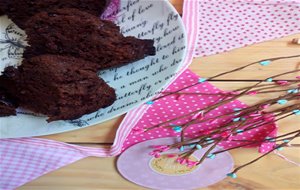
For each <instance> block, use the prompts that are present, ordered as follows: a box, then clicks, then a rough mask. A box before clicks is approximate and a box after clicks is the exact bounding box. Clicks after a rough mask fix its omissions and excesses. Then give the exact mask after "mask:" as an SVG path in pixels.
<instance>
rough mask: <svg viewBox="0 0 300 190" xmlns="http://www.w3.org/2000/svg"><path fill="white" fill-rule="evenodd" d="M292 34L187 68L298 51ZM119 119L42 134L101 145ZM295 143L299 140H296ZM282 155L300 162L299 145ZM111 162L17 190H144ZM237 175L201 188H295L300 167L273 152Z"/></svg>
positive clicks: (290, 63)
mask: <svg viewBox="0 0 300 190" xmlns="http://www.w3.org/2000/svg"><path fill="white" fill-rule="evenodd" d="M170 2H172V3H173V5H174V6H175V8H176V9H177V10H178V11H179V12H180V13H181V12H182V2H183V0H170ZM295 37H298V38H300V34H295V35H293V36H289V37H286V38H282V39H278V40H273V41H269V42H265V43H261V44H257V45H253V46H249V47H245V48H241V49H236V50H233V51H230V52H227V53H223V54H219V55H214V56H209V57H204V58H198V59H195V60H194V62H193V64H192V65H191V66H190V69H191V70H192V71H194V72H195V73H197V74H199V75H201V76H203V77H209V76H213V75H215V74H217V73H221V72H224V71H227V70H231V69H234V68H236V67H240V66H242V65H244V64H246V63H250V62H253V61H257V60H261V59H265V58H270V57H277V56H286V55H294V54H299V53H300V47H299V46H292V45H291V44H290V43H289V42H290V41H291V39H293V38H295ZM299 65H300V61H299V59H291V60H285V61H279V62H276V63H274V64H272V65H271V66H268V67H261V66H259V65H258V66H254V67H251V68H247V69H245V70H244V71H243V72H239V73H236V74H233V75H228V76H224V77H222V78H219V79H218V80H219V81H214V82H212V83H213V84H214V85H216V86H217V87H219V88H222V89H226V90H232V89H235V88H239V87H244V86H248V85H250V84H253V81H255V80H257V79H263V78H266V77H268V76H269V75H272V74H276V73H280V72H284V71H288V70H292V69H294V68H296V67H299ZM298 75H299V74H298ZM294 76H295V75H290V76H285V77H283V79H293V77H294ZM273 96H275V94H274V95H273ZM260 98H268V96H267V95H259V96H248V97H244V98H242V99H241V100H242V101H244V102H246V103H247V104H249V105H251V104H254V103H256V102H258V101H259V100H260ZM121 121H122V117H119V118H116V119H113V120H111V121H108V122H105V123H102V124H99V125H96V126H92V127H88V128H85V129H81V130H77V131H73V132H68V133H62V134H59V135H51V136H46V137H44V138H48V139H54V140H59V141H64V142H71V143H80V144H84V145H86V146H92V147H100V146H101V145H102V144H103V143H112V142H113V139H114V136H115V132H116V130H117V128H118V126H119V124H120V122H121ZM299 124H300V118H299V117H296V116H295V117H291V118H290V119H287V120H282V121H280V122H279V123H278V125H279V126H280V128H279V132H280V133H284V132H287V131H291V130H295V129H296V128H299ZM296 143H300V140H298V141H297V142H296ZM231 153H232V155H233V157H234V160H235V164H236V166H239V165H241V164H243V163H245V162H247V161H249V160H251V159H252V158H255V157H256V156H259V154H258V152H257V150H256V149H239V150H234V151H231ZM283 153H284V154H285V155H287V156H288V157H289V158H290V159H292V160H294V161H298V162H300V157H299V155H300V148H286V149H285V150H284V151H283ZM115 162H116V158H87V159H84V160H81V161H79V162H76V163H74V164H71V165H69V166H67V167H64V168H62V169H59V170H57V171H54V172H52V173H50V174H47V175H45V176H42V177H41V178H39V179H37V180H35V181H33V182H30V183H28V184H26V185H25V186H23V187H21V188H19V190H53V189H55V190H100V189H114V190H127V189H128V190H129V189H132V190H138V189H144V188H142V187H139V186H137V185H134V184H133V183H130V182H128V181H126V180H125V179H124V178H122V177H121V176H120V175H119V173H118V172H117V170H116V168H115ZM238 175H239V177H238V178H237V179H235V180H233V179H225V180H223V181H222V182H220V183H218V184H215V185H213V186H211V187H208V188H205V189H204V190H221V189H226V190H260V189H261V190H262V189H264V190H266V189H268V190H269V189H278V190H296V189H299V188H300V170H299V168H298V167H296V166H295V165H292V164H290V163H288V162H286V161H284V160H282V159H281V158H279V157H278V156H276V155H270V156H267V157H266V158H265V159H263V160H260V161H259V162H257V163H256V164H255V165H252V166H249V167H248V168H246V169H244V170H242V171H241V172H240V173H239V174H238ZM199 180H201V176H199Z"/></svg>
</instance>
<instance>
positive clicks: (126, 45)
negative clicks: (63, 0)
mask: <svg viewBox="0 0 300 190" xmlns="http://www.w3.org/2000/svg"><path fill="white" fill-rule="evenodd" d="M25 31H26V33H27V35H28V43H29V45H30V47H28V48H27V49H26V50H25V54H24V56H25V57H27V58H28V57H33V56H37V55H42V54H60V55H68V56H74V57H79V58H82V59H85V60H88V61H91V62H95V63H98V64H99V66H100V69H106V68H110V67H116V66H121V65H125V64H128V63H131V62H134V61H137V60H140V59H143V58H145V57H146V56H148V55H155V47H154V46H153V43H154V41H153V40H141V39H137V38H134V37H124V36H123V35H122V34H121V33H120V30H119V27H118V26H117V25H115V24H114V23H112V22H110V21H105V20H100V19H99V18H98V17H95V16H93V15H91V14H88V13H85V12H82V11H79V10H76V9H58V10H53V11H48V12H41V13H38V14H36V15H35V16H33V17H32V18H30V19H29V20H28V21H27V23H26V28H25Z"/></svg>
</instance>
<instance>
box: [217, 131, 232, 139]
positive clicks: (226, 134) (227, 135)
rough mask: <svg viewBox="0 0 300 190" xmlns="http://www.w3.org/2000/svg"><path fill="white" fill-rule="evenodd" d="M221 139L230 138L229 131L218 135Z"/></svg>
mask: <svg viewBox="0 0 300 190" xmlns="http://www.w3.org/2000/svg"><path fill="white" fill-rule="evenodd" d="M220 136H221V137H222V138H227V137H230V136H231V133H230V132H229V131H225V132H223V133H221V135H220Z"/></svg>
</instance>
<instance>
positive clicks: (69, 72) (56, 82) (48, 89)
mask: <svg viewBox="0 0 300 190" xmlns="http://www.w3.org/2000/svg"><path fill="white" fill-rule="evenodd" d="M88 65H89V64H87V63H86V62H85V61H84V60H81V59H76V58H71V57H65V56H55V55H42V56H37V57H34V58H31V59H27V60H26V59H25V60H24V61H23V63H22V65H21V66H19V67H18V68H14V67H7V68H6V69H5V71H4V72H3V75H2V76H0V85H1V86H2V87H3V88H4V89H5V90H6V91H7V92H8V93H9V95H10V96H12V97H14V98H15V99H16V100H17V101H18V103H19V106H20V107H22V108H26V109H28V110H31V111H33V112H35V113H39V114H44V115H47V116H48V117H49V119H48V121H49V122H50V121H55V120H71V119H77V118H79V117H81V116H82V115H84V114H89V113H92V112H95V111H97V110H99V109H100V108H104V107H107V106H110V105H111V104H112V103H113V102H114V101H115V100H116V94H115V91H114V89H113V88H111V87H109V86H108V85H107V84H106V83H105V82H104V81H103V80H102V79H100V78H99V77H98V76H97V74H96V72H95V71H93V68H90V67H89V66H88Z"/></svg>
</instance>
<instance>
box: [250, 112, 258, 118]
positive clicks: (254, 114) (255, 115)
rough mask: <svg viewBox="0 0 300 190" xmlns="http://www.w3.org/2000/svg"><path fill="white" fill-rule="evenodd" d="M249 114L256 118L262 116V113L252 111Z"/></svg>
mask: <svg viewBox="0 0 300 190" xmlns="http://www.w3.org/2000/svg"><path fill="white" fill-rule="evenodd" d="M249 116H250V117H254V118H256V117H261V113H251V114H250V115H249Z"/></svg>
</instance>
